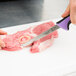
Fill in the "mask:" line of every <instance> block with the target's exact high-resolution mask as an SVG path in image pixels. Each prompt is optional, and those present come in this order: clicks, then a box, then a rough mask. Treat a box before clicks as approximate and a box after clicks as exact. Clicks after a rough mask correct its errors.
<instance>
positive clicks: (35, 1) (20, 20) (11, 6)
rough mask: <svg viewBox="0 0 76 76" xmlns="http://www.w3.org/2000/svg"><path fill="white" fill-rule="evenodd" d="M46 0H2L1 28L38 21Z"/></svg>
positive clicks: (0, 6)
mask: <svg viewBox="0 0 76 76" xmlns="http://www.w3.org/2000/svg"><path fill="white" fill-rule="evenodd" d="M43 3H44V0H0V28H2V27H7V26H15V25H20V24H25V23H31V22H37V21H40V20H41V18H42V10H43Z"/></svg>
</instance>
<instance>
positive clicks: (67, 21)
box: [21, 16, 71, 47]
mask: <svg viewBox="0 0 76 76" xmlns="http://www.w3.org/2000/svg"><path fill="white" fill-rule="evenodd" d="M70 23H71V20H70V16H67V17H65V18H63V19H61V20H59V21H58V22H56V25H55V26H53V27H52V28H50V29H49V30H47V31H45V32H43V33H41V34H40V35H38V36H36V37H35V38H33V39H31V40H29V41H28V42H26V43H24V44H22V45H21V46H23V47H25V46H28V45H29V44H31V43H33V42H34V41H37V40H39V39H41V38H43V37H45V36H46V35H48V34H50V33H52V32H54V31H56V30H57V29H59V28H62V29H64V30H67V31H68V30H69V25H70Z"/></svg>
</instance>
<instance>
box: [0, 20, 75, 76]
mask: <svg viewBox="0 0 76 76" xmlns="http://www.w3.org/2000/svg"><path fill="white" fill-rule="evenodd" d="M48 21H50V20H47V21H41V22H35V23H30V24H22V25H16V26H13V27H6V28H3V30H5V31H7V32H8V34H10V33H11V34H12V33H15V32H17V31H21V30H24V29H27V28H28V27H30V26H35V25H38V24H41V23H44V22H48ZM53 21H54V22H56V21H58V19H55V20H53ZM58 33H59V37H58V38H57V39H56V40H55V41H54V44H53V45H52V46H51V47H50V48H48V49H46V50H45V51H43V52H41V53H35V54H32V53H30V51H29V50H30V48H25V49H22V50H20V51H14V52H9V51H4V50H1V51H0V76H64V75H66V74H67V73H71V72H75V71H76V26H75V25H73V24H71V26H70V30H69V31H64V30H63V29H59V30H58Z"/></svg>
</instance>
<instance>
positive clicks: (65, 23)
mask: <svg viewBox="0 0 76 76" xmlns="http://www.w3.org/2000/svg"><path fill="white" fill-rule="evenodd" d="M70 23H71V21H70V16H67V17H65V18H63V19H62V20H60V21H58V22H57V25H58V26H59V27H60V28H62V29H64V30H69V25H70Z"/></svg>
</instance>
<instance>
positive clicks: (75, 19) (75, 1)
mask: <svg viewBox="0 0 76 76" xmlns="http://www.w3.org/2000/svg"><path fill="white" fill-rule="evenodd" d="M68 15H70V19H71V22H72V23H73V24H76V0H70V2H69V5H68V7H67V8H66V10H65V12H64V13H63V14H62V17H66V16H68Z"/></svg>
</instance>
